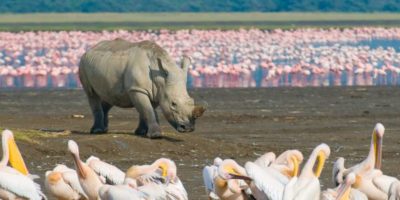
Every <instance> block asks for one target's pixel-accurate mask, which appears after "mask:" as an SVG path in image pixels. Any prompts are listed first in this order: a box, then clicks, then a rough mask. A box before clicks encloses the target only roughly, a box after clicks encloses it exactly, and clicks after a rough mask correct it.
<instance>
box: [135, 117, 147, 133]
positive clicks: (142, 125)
mask: <svg viewBox="0 0 400 200" xmlns="http://www.w3.org/2000/svg"><path fill="white" fill-rule="evenodd" d="M147 131H148V128H147V124H146V121H145V120H144V119H143V118H142V117H139V125H138V127H137V128H136V130H135V134H136V135H146V133H147Z"/></svg>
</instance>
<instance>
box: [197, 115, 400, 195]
mask: <svg viewBox="0 0 400 200" xmlns="http://www.w3.org/2000/svg"><path fill="white" fill-rule="evenodd" d="M384 131H385V129H384V127H383V125H382V124H380V123H378V124H376V126H375V128H374V131H373V133H372V138H371V145H370V150H369V154H368V156H367V158H366V159H365V160H364V161H362V162H361V163H359V164H357V165H355V166H353V167H350V168H347V169H346V168H345V167H344V158H338V159H337V161H336V162H335V163H334V167H333V173H332V179H333V182H334V184H335V186H336V188H332V189H327V190H325V191H323V192H321V186H320V182H319V177H320V175H321V172H322V170H323V167H324V164H325V161H326V159H327V158H328V157H329V154H330V148H329V146H328V145H326V144H320V145H318V146H317V147H316V148H315V149H314V150H313V151H312V153H311V155H310V156H309V158H308V160H307V162H306V163H305V164H304V166H303V168H302V169H301V171H300V164H301V163H302V161H303V155H302V153H301V152H300V151H298V150H287V151H285V152H283V153H282V154H280V155H279V156H278V157H276V156H275V154H274V153H273V152H268V153H265V154H264V155H262V156H261V157H260V158H258V159H257V160H255V161H254V162H251V161H249V162H247V163H246V164H245V166H244V167H242V166H240V165H239V164H237V163H236V162H235V161H234V160H231V159H226V160H222V159H220V158H215V160H214V163H213V165H211V166H206V167H205V168H204V169H203V178H204V183H205V186H206V191H207V194H208V196H209V199H223V200H244V199H257V200H260V199H261V200H318V199H322V200H334V199H336V200H364V199H369V200H385V199H389V200H398V199H400V181H399V180H398V179H396V178H394V177H390V176H387V175H384V174H383V172H382V171H381V170H380V168H381V160H382V137H383V134H384Z"/></svg>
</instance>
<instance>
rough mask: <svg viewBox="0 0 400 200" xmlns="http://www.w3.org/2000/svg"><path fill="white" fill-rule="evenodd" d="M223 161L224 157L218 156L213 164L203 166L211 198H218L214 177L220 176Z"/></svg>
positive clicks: (205, 183) (204, 178)
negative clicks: (219, 169) (219, 171)
mask: <svg viewBox="0 0 400 200" xmlns="http://www.w3.org/2000/svg"><path fill="white" fill-rule="evenodd" d="M221 163H222V159H221V158H219V157H217V158H215V159H214V163H213V165H210V166H205V167H204V168H203V181H204V186H205V188H206V193H207V196H208V198H209V199H218V196H217V195H216V194H215V186H214V179H215V177H217V176H218V167H219V165H220V164H221Z"/></svg>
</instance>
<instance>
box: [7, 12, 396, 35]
mask: <svg viewBox="0 0 400 200" xmlns="http://www.w3.org/2000/svg"><path fill="white" fill-rule="evenodd" d="M354 26H384V27H392V26H400V14H397V13H257V12H253V13H38V14H0V30H3V31H29V30H34V31H38V30H50V31H59V30H83V31H89V30H91V31H100V30H116V29H125V30H147V29H153V30H157V29H172V30H176V29H238V28H252V27H254V28H261V29H273V28H285V29H288V28H299V27H322V28H326V27H354Z"/></svg>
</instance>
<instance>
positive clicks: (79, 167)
mask: <svg viewBox="0 0 400 200" xmlns="http://www.w3.org/2000/svg"><path fill="white" fill-rule="evenodd" d="M72 157H73V158H74V161H75V165H76V168H77V169H76V171H77V173H78V176H79V177H81V178H82V179H86V172H85V171H84V170H83V166H82V163H81V162H82V161H81V160H80V159H79V156H77V155H75V154H72Z"/></svg>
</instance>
